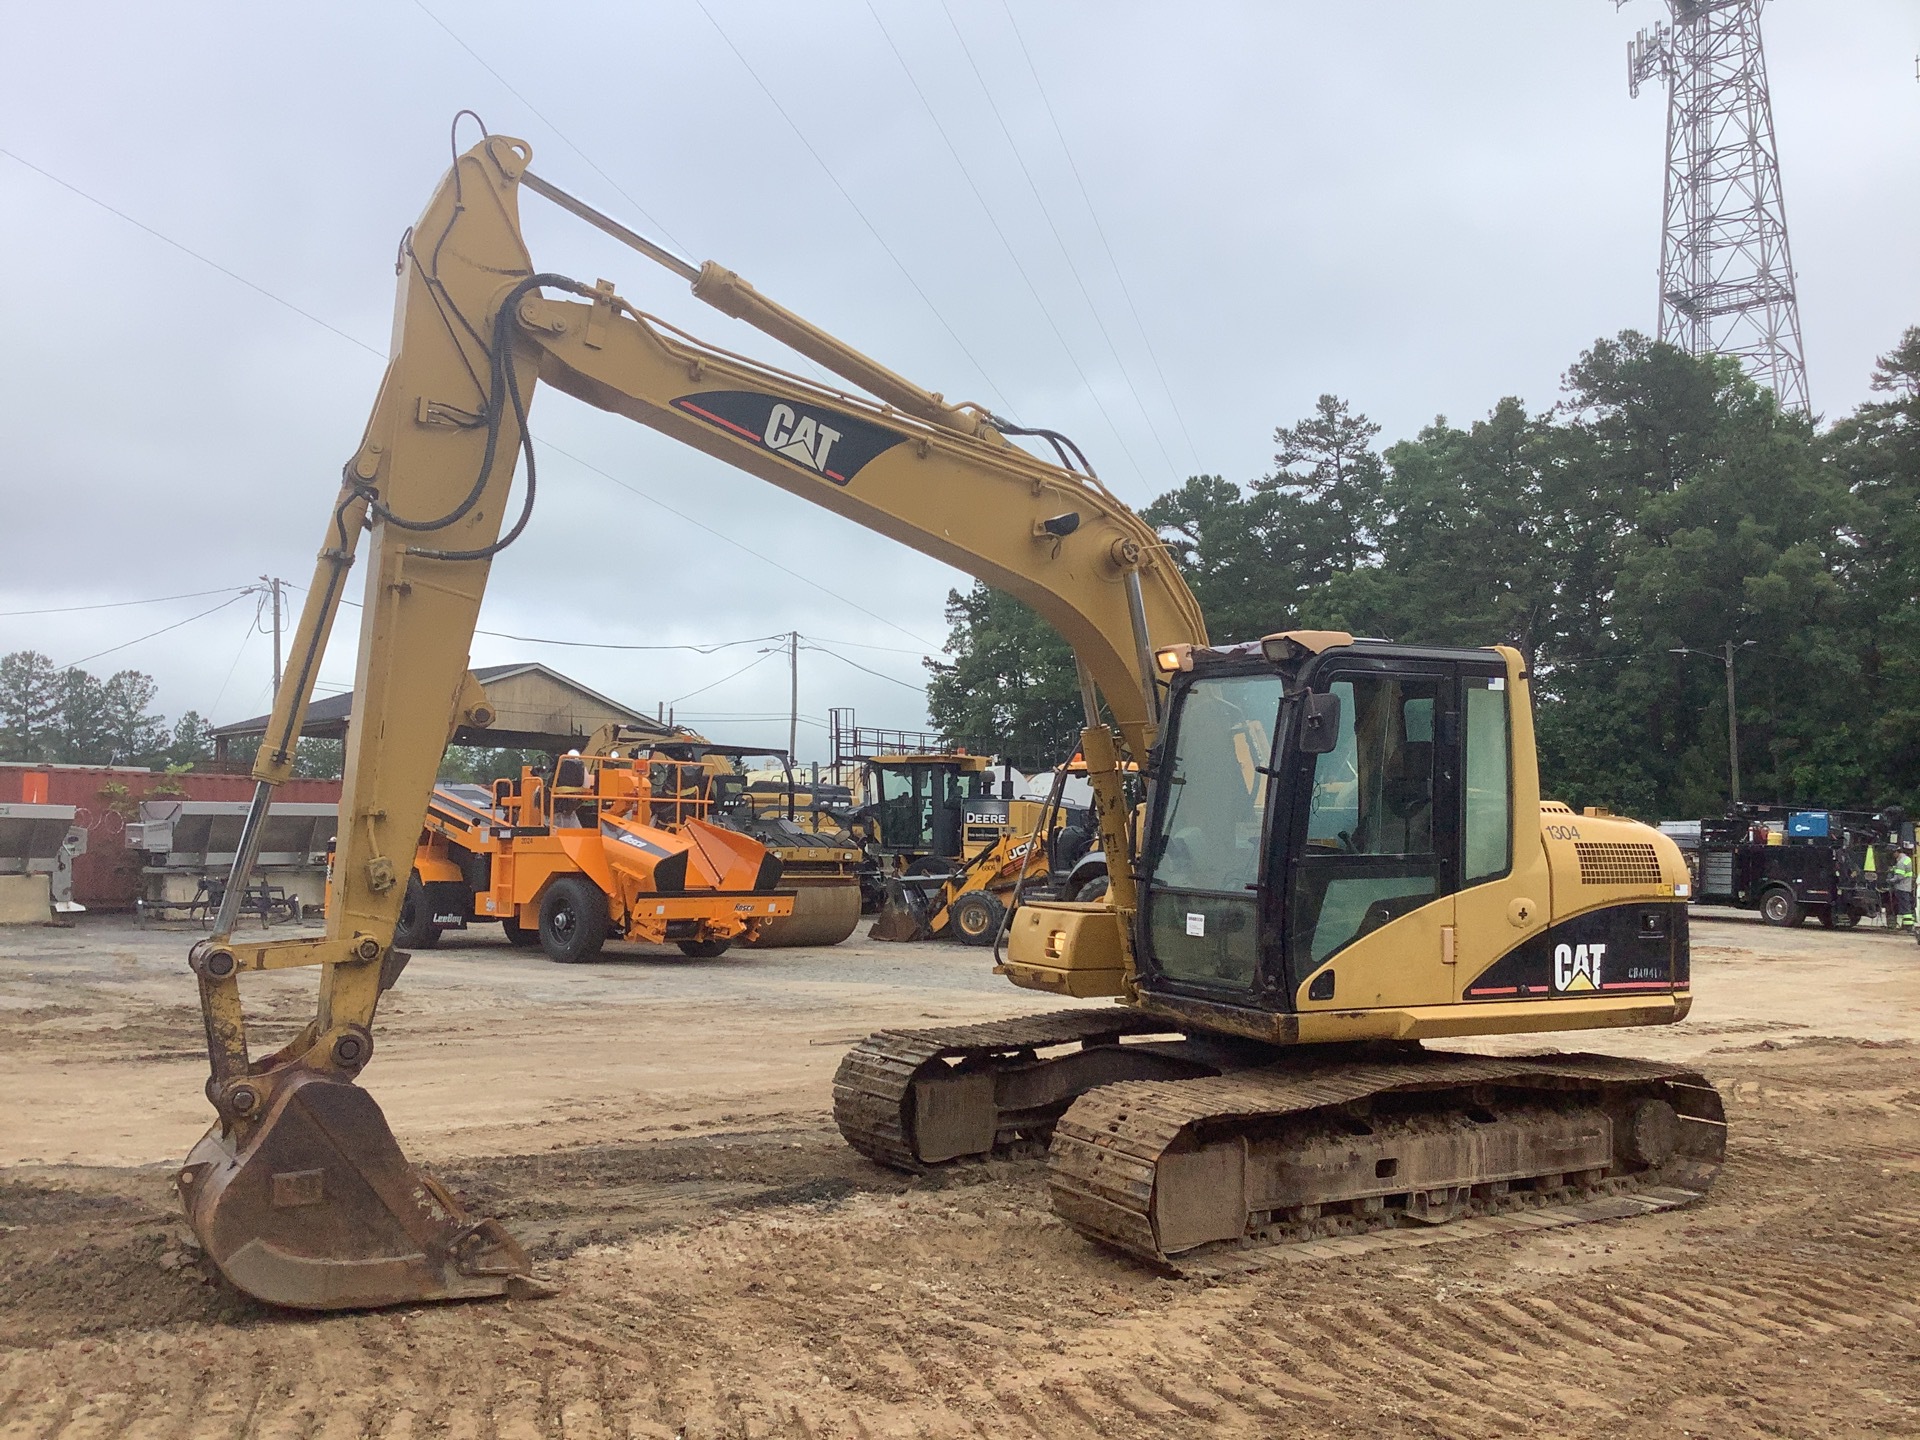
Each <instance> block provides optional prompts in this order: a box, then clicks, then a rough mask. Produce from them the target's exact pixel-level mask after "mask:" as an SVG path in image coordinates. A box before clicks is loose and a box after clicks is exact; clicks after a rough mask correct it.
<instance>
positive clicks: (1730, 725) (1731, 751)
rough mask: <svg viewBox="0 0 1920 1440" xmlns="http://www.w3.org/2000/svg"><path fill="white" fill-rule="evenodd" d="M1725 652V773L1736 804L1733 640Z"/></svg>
mask: <svg viewBox="0 0 1920 1440" xmlns="http://www.w3.org/2000/svg"><path fill="white" fill-rule="evenodd" d="M1748 643H1749V644H1751V643H1752V642H1751V641H1749V642H1748ZM1726 652H1727V653H1726V660H1725V662H1724V663H1725V664H1726V667H1727V775H1728V777H1729V780H1730V782H1731V788H1732V790H1733V803H1734V804H1735V805H1738V804H1739V803H1740V710H1739V707H1738V706H1737V705H1736V704H1735V703H1734V698H1733V641H1731V640H1729V641H1727V645H1726Z"/></svg>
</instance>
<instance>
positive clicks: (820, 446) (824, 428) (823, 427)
mask: <svg viewBox="0 0 1920 1440" xmlns="http://www.w3.org/2000/svg"><path fill="white" fill-rule="evenodd" d="M761 438H762V439H763V440H765V441H766V442H767V448H768V449H769V450H776V451H778V452H779V453H780V454H782V455H784V456H786V457H787V459H789V460H797V461H799V462H800V463H801V464H802V465H805V466H807V467H809V468H810V469H814V470H818V471H819V472H820V473H821V474H822V475H825V474H828V473H830V472H829V471H828V470H827V457H828V456H829V455H830V454H832V453H833V442H834V441H836V440H838V439H839V438H840V432H839V431H838V430H835V429H834V428H833V427H832V426H830V425H827V424H825V423H824V422H822V421H819V420H815V419H814V418H813V417H812V416H811V415H797V414H795V413H794V409H793V407H792V406H791V405H775V406H774V407H773V409H772V410H770V411H768V412H767V429H766V433H765V434H764V435H763V436H761Z"/></svg>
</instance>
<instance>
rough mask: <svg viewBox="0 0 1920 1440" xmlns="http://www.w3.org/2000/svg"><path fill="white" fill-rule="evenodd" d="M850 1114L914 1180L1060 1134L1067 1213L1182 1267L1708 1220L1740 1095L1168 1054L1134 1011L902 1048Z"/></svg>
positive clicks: (1456, 1065) (855, 1056)
mask: <svg viewBox="0 0 1920 1440" xmlns="http://www.w3.org/2000/svg"><path fill="white" fill-rule="evenodd" d="M1162 1037H1164V1038H1162ZM1063 1047H1070V1048H1063ZM834 1116H835V1119H836V1120H837V1121H838V1122H839V1125H840V1129H841V1133H842V1134H843V1135H845V1136H846V1138H847V1140H848V1141H849V1143H851V1144H852V1145H853V1146H854V1147H855V1148H856V1149H858V1150H860V1151H861V1152H862V1153H863V1154H866V1155H868V1156H870V1157H871V1158H873V1159H875V1160H877V1161H879V1162H881V1163H882V1164H885V1165H890V1166H893V1167H895V1168H898V1169H906V1170H920V1169H925V1168H927V1167H929V1166H932V1165H936V1164H940V1163H942V1162H945V1161H950V1160H954V1159H958V1158H962V1157H967V1156H985V1155H991V1154H996V1153H1002V1154H1004V1153H1008V1152H1010V1151H1012V1150H1013V1149H1014V1148H1015V1147H1018V1146H1019V1145H1021V1144H1023V1143H1033V1142H1039V1141H1043V1140H1047V1139H1049V1138H1050V1140H1051V1144H1050V1147H1049V1151H1048V1160H1049V1170H1050V1175H1049V1188H1050V1189H1051V1192H1052V1196H1053V1204H1054V1208H1055V1210H1056V1211H1057V1212H1058V1213H1059V1214H1060V1216H1061V1217H1062V1218H1063V1219H1065V1220H1066V1221H1067V1222H1068V1223H1069V1224H1071V1225H1072V1226H1073V1227H1074V1228H1075V1229H1076V1230H1078V1231H1080V1233H1081V1234H1083V1235H1086V1236H1087V1237H1088V1238H1090V1239H1093V1240H1097V1241H1099V1242H1101V1243H1102V1244H1105V1245H1109V1246H1112V1247H1114V1248H1117V1249H1120V1250H1123V1251H1126V1252H1127V1253H1129V1254H1132V1255H1135V1256H1138V1257H1140V1258H1141V1259H1144V1260H1147V1261H1150V1262H1153V1263H1155V1264H1158V1265H1162V1266H1167V1267H1169V1268H1175V1269H1185V1268H1200V1269H1217V1268H1220V1262H1221V1260H1222V1259H1223V1258H1224V1256H1225V1254H1227V1253H1231V1252H1243V1251H1248V1250H1258V1249H1260V1248H1262V1247H1271V1246H1278V1245H1286V1244H1290V1243H1298V1242H1311V1241H1318V1240H1325V1239H1327V1238H1330V1237H1340V1236H1368V1235H1372V1236H1387V1235H1389V1234H1391V1233H1392V1232H1395V1231H1398V1230H1402V1229H1406V1228H1409V1227H1416V1228H1426V1227H1432V1226H1437V1225H1442V1224H1447V1223H1449V1222H1455V1221H1461V1220H1468V1219H1471V1218H1473V1217H1493V1216H1500V1215H1507V1214H1514V1215H1520V1216H1527V1215H1539V1216H1541V1217H1542V1218H1544V1217H1546V1216H1548V1215H1551V1216H1553V1217H1554V1218H1553V1220H1552V1221H1551V1222H1550V1223H1564V1222H1566V1221H1571V1220H1576V1219H1604V1218H1612V1217H1614V1216H1616V1215H1626V1214H1634V1213H1640V1212H1643V1211H1646V1210H1651V1209H1661V1208H1666V1207H1667V1206H1671V1205H1678V1204H1685V1203H1688V1202H1689V1201H1692V1200H1695V1199H1698V1198H1699V1197H1700V1196H1701V1195H1703V1194H1705V1192H1706V1190H1707V1189H1708V1187H1709V1186H1710V1185H1711V1184H1712V1183H1713V1177H1714V1175H1715V1173H1716V1172H1717V1171H1718V1170H1719V1168H1720V1164H1721V1161H1722V1159H1723V1157H1724V1155H1725V1150H1726V1126H1725V1116H1724V1112H1723V1110H1722V1108H1721V1103H1720V1097H1719V1094H1718V1092H1717V1091H1715V1090H1714V1088H1713V1086H1712V1084H1711V1083H1710V1082H1709V1081H1707V1080H1706V1079H1705V1077H1703V1076H1701V1075H1700V1074H1699V1073H1697V1072H1696V1071H1693V1070H1689V1069H1686V1068H1684V1067H1681V1066H1673V1065H1666V1064H1660V1063H1656V1062H1652V1061H1646V1060H1630V1059H1623V1058H1620V1057H1616V1056H1607V1055H1579V1054H1572V1055H1530V1056H1479V1055H1461V1054H1452V1053H1446V1052H1437V1051H1429V1050H1424V1049H1421V1048H1420V1047H1418V1046H1416V1045H1404V1046H1391V1047H1375V1048H1372V1049H1367V1050H1358V1049H1346V1050H1339V1051H1335V1050H1332V1049H1330V1048H1316V1049H1315V1050H1313V1051H1302V1050H1298V1049H1293V1050H1288V1049H1281V1048H1277V1047H1271V1046H1264V1045H1259V1044H1254V1043H1252V1042H1239V1041H1226V1040H1221V1039H1219V1038H1218V1037H1200V1038H1185V1037H1181V1036H1177V1035H1173V1036H1169V1035H1168V1032H1167V1030H1166V1027H1165V1022H1163V1021H1158V1020H1155V1019H1153V1018H1152V1017H1150V1016H1146V1015H1142V1014H1140V1013H1138V1012H1136V1011H1130V1010H1122V1009H1119V1008H1117V1007H1116V1008H1115V1009H1114V1010H1111V1011H1105V1010H1069V1011H1062V1012H1058V1013H1056V1014H1051V1015H1038V1016H1032V1017H1029V1018H1026V1019H1021V1020H1009V1021H1002V1022H998V1023H995V1024H988V1025H975V1026H962V1027H952V1028H945V1029H935V1030H911V1031H902V1030H891V1031H882V1032H880V1033H879V1034H876V1035H873V1036H870V1037H869V1038H868V1039H867V1040H866V1041H864V1042H862V1044H860V1045H859V1046H857V1047H855V1048H854V1049H853V1050H852V1051H851V1052H849V1054H848V1055H847V1057H846V1058H845V1059H844V1060H843V1061H842V1062H841V1065H840V1071H839V1074H838V1075H837V1076H836V1077H835V1080H834Z"/></svg>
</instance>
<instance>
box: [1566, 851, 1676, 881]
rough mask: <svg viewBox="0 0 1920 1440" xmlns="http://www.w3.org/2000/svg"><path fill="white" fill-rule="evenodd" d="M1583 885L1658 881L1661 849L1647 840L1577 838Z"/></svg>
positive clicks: (1576, 854) (1575, 853)
mask: <svg viewBox="0 0 1920 1440" xmlns="http://www.w3.org/2000/svg"><path fill="white" fill-rule="evenodd" d="M1573 853H1574V855H1575V856H1576V857H1577V858H1578V859H1579V861H1580V883H1581V884H1583V885H1658V884H1659V883H1660V879H1661V877H1660V852H1659V851H1657V850H1655V849H1654V848H1653V846H1651V845H1649V844H1647V843H1646V842H1645V841H1644V840H1624V841H1623V840H1576V841H1574V842H1573Z"/></svg>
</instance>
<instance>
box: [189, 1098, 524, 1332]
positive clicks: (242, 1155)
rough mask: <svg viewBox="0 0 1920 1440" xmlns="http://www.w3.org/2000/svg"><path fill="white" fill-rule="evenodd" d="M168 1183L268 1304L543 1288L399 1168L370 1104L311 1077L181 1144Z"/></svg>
mask: <svg viewBox="0 0 1920 1440" xmlns="http://www.w3.org/2000/svg"><path fill="white" fill-rule="evenodd" d="M178 1184H179V1188H180V1197H181V1200H182V1201H183V1202H184V1203H185V1205H186V1209H187V1220H188V1223H189V1224H190V1225H191V1226H192V1227H193V1232H194V1234H195V1235H197V1236H198V1237H199V1239H200V1244H201V1245H202V1247H204V1249H205V1251H206V1253H207V1255H208V1257H209V1258H211V1259H212V1261H213V1263H214V1264H215V1265H217V1266H218V1267H219V1269H220V1273H221V1274H222V1275H224V1276H225V1277H226V1278H227V1279H228V1280H229V1281H231V1282H232V1283H233V1284H234V1285H235V1286H236V1287H237V1288H239V1289H240V1290H243V1291H245V1292H246V1293H247V1294H249V1295H251V1296H253V1297H254V1298H256V1299H259V1300H264V1301H266V1302H267V1303H268V1304H271V1305H286V1306H291V1307H293V1308H295V1309H300V1310H343V1309H349V1308H360V1307H367V1306H376V1305H402V1304H411V1303H414V1302H416V1301H423V1300H463V1299H471V1298H479V1297H482V1296H490V1295H506V1296H512V1297H525V1298H532V1297H535V1296H539V1295H543V1294H547V1293H550V1292H549V1291H548V1290H547V1289H546V1287H544V1286H542V1285H540V1284H539V1283H538V1282H536V1281H534V1280H533V1279H532V1275H531V1269H532V1267H531V1266H530V1265H529V1263H528V1261H527V1257H526V1254H525V1252H524V1251H522V1250H521V1248H520V1246H519V1245H518V1244H517V1243H516V1242H515V1241H514V1239H513V1237H512V1236H511V1235H509V1234H507V1232H506V1231H505V1230H504V1229H502V1228H501V1226H500V1224H499V1222H498V1221H495V1220H486V1219H482V1220H475V1219H474V1218H472V1217H471V1216H469V1215H468V1214H467V1213H466V1212H465V1211H464V1210H462V1209H461V1208H460V1206H459V1204H458V1203H457V1202H455V1200H454V1199H453V1197H452V1196H450V1195H448V1194H447V1192H446V1191H445V1190H443V1189H442V1188H441V1187H440V1185H439V1184H438V1183H437V1182H436V1181H434V1180H433V1179H431V1178H430V1177H428V1176H426V1175H423V1174H421V1173H420V1172H419V1171H417V1170H415V1169H414V1168H413V1167H412V1166H411V1165H409V1164H408V1163H407V1158H406V1156H404V1155H403V1154H401V1153H400V1145H399V1142H398V1141H396V1140H395V1139H394V1138H393V1132H392V1131H391V1130H390V1129H388V1128H387V1121H386V1117H385V1116H383V1115H382V1114H381V1113H380V1107H379V1106H378V1105H377V1104H375V1103H374V1099H373V1097H372V1096H371V1095H369V1094H368V1093H367V1092H366V1091H364V1090H362V1089H361V1088H360V1087H359V1086H357V1085H354V1084H351V1083H349V1082H347V1081H344V1080H336V1079H332V1078H330V1077H328V1076H325V1075H317V1074H311V1073H300V1074H295V1075H293V1076H291V1077H290V1078H288V1080H287V1081H286V1082H285V1083H284V1084H283V1085H281V1086H280V1087H278V1088H277V1089H276V1090H275V1091H274V1093H273V1095H272V1098H271V1099H270V1100H269V1101H268V1103H267V1107H266V1112H265V1114H264V1115H263V1116H262V1117H261V1119H260V1120H259V1121H258V1122H255V1123H253V1124H251V1125H248V1126H245V1127H244V1128H242V1127H235V1129H234V1130H233V1131H232V1132H230V1133H226V1134H223V1133H222V1127H221V1126H219V1125H215V1126H214V1127H213V1129H211V1130H209V1131H208V1132H207V1133H206V1134H205V1135H204V1136H202V1137H201V1140H200V1143H199V1144H198V1145H195V1146H194V1147H193V1151H192V1153H191V1154H189V1155H188V1156H187V1162H186V1164H185V1166H184V1167H183V1168H182V1169H181V1172H180V1175H179V1179H178Z"/></svg>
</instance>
